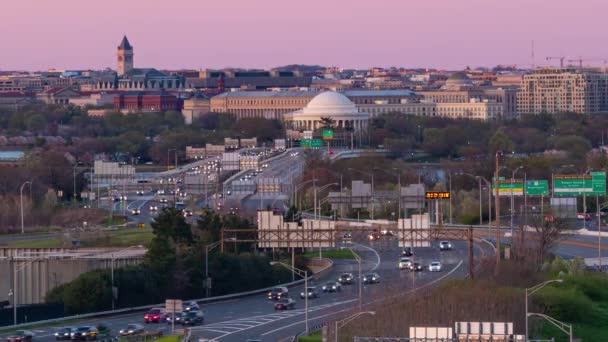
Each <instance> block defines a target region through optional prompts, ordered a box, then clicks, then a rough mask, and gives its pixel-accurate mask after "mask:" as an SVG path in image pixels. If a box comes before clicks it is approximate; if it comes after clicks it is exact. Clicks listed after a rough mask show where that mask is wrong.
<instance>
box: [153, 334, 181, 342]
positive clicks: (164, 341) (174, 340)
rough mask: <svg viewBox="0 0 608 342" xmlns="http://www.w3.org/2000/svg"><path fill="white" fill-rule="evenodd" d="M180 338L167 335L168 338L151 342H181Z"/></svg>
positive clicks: (164, 337)
mask: <svg viewBox="0 0 608 342" xmlns="http://www.w3.org/2000/svg"><path fill="white" fill-rule="evenodd" d="M181 339H182V336H180V335H169V336H163V337H161V338H157V339H155V340H152V341H154V342H179V341H181Z"/></svg>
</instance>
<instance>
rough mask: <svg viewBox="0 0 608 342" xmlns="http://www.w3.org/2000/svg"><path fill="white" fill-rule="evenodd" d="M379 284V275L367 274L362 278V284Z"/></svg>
mask: <svg viewBox="0 0 608 342" xmlns="http://www.w3.org/2000/svg"><path fill="white" fill-rule="evenodd" d="M379 282H380V275H379V274H378V273H367V274H366V275H364V276H363V283H364V284H376V283H379Z"/></svg>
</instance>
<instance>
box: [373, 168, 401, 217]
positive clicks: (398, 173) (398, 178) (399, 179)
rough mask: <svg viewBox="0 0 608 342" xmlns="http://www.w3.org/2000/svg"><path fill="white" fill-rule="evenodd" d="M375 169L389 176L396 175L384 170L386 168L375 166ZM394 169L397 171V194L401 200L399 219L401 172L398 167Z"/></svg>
mask: <svg viewBox="0 0 608 342" xmlns="http://www.w3.org/2000/svg"><path fill="white" fill-rule="evenodd" d="M373 170H374V171H382V172H384V173H386V174H387V175H389V176H394V174H392V173H389V172H388V171H386V170H384V169H378V168H374V169H373ZM393 171H395V172H397V186H398V189H397V196H398V197H399V201H398V205H399V210H398V212H399V214H398V215H397V219H400V218H401V173H400V172H399V169H397V168H396V167H394V168H393Z"/></svg>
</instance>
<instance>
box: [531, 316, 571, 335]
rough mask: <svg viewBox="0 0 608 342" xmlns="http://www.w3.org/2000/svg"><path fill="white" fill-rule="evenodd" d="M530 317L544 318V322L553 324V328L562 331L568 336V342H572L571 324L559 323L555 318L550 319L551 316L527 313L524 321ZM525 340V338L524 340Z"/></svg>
mask: <svg viewBox="0 0 608 342" xmlns="http://www.w3.org/2000/svg"><path fill="white" fill-rule="evenodd" d="M530 316H538V317H542V318H544V319H545V320H546V321H548V322H549V323H551V324H553V325H554V326H555V327H557V328H558V329H559V330H561V331H563V332H564V333H566V334H567V335H568V337H569V338H570V339H569V340H570V342H572V338H573V335H572V324H567V323H564V322H561V321H558V320H556V319H555V318H553V317H551V316H547V315H544V314H541V313H535V312H529V313H528V314H527V316H526V321H527V320H528V317H530ZM526 340H527V338H526Z"/></svg>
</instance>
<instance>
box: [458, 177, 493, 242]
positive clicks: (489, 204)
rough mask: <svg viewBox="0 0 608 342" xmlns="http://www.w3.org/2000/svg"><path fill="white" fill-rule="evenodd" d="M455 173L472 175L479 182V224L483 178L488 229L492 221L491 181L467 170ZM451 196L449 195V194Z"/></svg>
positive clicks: (481, 220) (480, 221)
mask: <svg viewBox="0 0 608 342" xmlns="http://www.w3.org/2000/svg"><path fill="white" fill-rule="evenodd" d="M456 175H463V176H469V177H473V178H474V179H475V180H477V182H478V183H479V225H480V226H481V225H483V205H482V200H481V197H482V196H481V191H482V190H481V181H482V180H483V181H484V182H485V184H486V186H487V187H488V230H489V229H490V228H489V227H490V222H492V183H490V181H489V180H487V179H486V178H485V177H483V176H475V175H473V174H470V173H467V172H458V173H456ZM450 197H451V196H450Z"/></svg>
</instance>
